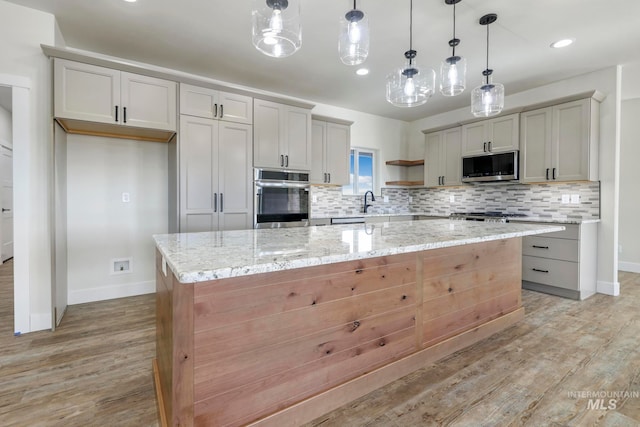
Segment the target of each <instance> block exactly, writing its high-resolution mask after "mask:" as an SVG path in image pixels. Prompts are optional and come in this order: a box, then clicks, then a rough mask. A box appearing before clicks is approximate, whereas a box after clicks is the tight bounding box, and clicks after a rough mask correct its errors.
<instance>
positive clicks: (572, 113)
mask: <svg viewBox="0 0 640 427" xmlns="http://www.w3.org/2000/svg"><path fill="white" fill-rule="evenodd" d="M589 105H590V100H589V99H581V100H579V101H573V102H568V103H566V104H561V105H557V106H555V107H553V126H554V127H553V137H552V138H553V139H552V141H553V145H552V147H553V164H552V168H555V169H556V170H555V174H553V173H552V175H553V176H552V178H554V179H555V180H557V181H580V180H587V179H589V142H590V141H589V136H590V135H589V117H590V112H589Z"/></svg>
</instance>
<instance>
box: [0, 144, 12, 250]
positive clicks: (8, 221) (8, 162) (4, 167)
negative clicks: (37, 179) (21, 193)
mask: <svg viewBox="0 0 640 427" xmlns="http://www.w3.org/2000/svg"><path fill="white" fill-rule="evenodd" d="M0 171H2V172H1V173H2V176H1V180H2V189H1V191H2V194H1V197H2V262H5V261H6V260H8V259H9V258H13V151H12V150H11V149H9V148H7V147H5V146H0Z"/></svg>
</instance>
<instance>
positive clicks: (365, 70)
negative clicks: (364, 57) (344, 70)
mask: <svg viewBox="0 0 640 427" xmlns="http://www.w3.org/2000/svg"><path fill="white" fill-rule="evenodd" d="M356 74H357V75H359V76H366V75H367V74H369V69H368V68H358V69H357V70H356Z"/></svg>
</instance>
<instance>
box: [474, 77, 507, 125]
mask: <svg viewBox="0 0 640 427" xmlns="http://www.w3.org/2000/svg"><path fill="white" fill-rule="evenodd" d="M503 108H504V86H503V85H502V84H500V83H491V80H490V79H487V82H486V83H485V84H483V85H481V86H478V87H476V88H475V89H473V91H472V92H471V113H472V114H473V115H474V116H475V117H489V116H495V115H496V114H500V112H501V111H502V109H503Z"/></svg>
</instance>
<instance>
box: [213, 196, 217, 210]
mask: <svg viewBox="0 0 640 427" xmlns="http://www.w3.org/2000/svg"><path fill="white" fill-rule="evenodd" d="M213 211H214V212H218V193H213Z"/></svg>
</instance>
